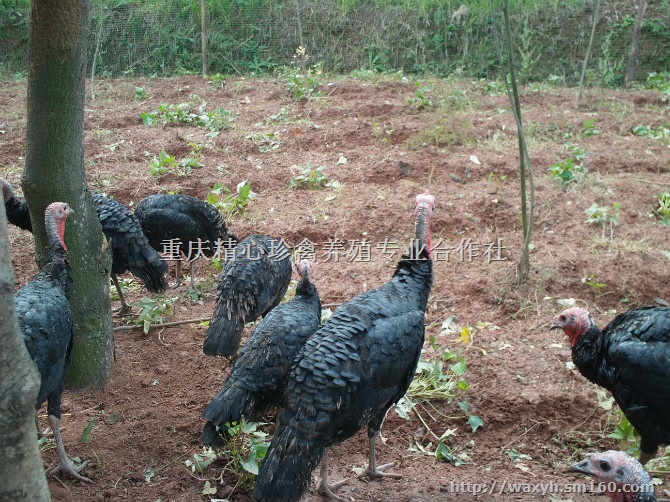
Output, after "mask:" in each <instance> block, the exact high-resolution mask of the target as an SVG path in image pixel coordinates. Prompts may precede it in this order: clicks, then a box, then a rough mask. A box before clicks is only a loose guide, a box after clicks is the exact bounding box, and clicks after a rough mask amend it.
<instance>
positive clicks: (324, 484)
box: [316, 450, 351, 502]
mask: <svg viewBox="0 0 670 502" xmlns="http://www.w3.org/2000/svg"><path fill="white" fill-rule="evenodd" d="M327 464H328V450H326V452H325V453H324V454H323V460H321V475H320V476H319V479H318V481H317V482H316V491H317V492H318V493H320V494H321V495H323V496H325V497H328V498H331V499H333V500H339V501H340V502H351V500H350V499H345V498H344V497H340V496H339V495H335V494H334V493H333V490H336V489H337V488H339V487H340V486H342V485H343V484H345V483H346V482H347V480H346V479H343V480H341V481H338V482H337V483H333V484H331V485H329V484H328V468H327Z"/></svg>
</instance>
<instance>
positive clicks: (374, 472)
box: [358, 434, 402, 479]
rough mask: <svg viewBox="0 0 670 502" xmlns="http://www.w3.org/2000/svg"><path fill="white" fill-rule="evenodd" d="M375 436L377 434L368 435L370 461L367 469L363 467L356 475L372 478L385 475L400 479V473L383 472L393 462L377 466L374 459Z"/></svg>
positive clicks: (391, 465)
mask: <svg viewBox="0 0 670 502" xmlns="http://www.w3.org/2000/svg"><path fill="white" fill-rule="evenodd" d="M376 438H377V434H374V435H373V436H371V437H370V439H369V441H370V445H369V448H370V463H369V464H368V467H367V469H365V470H364V471H363V472H362V473H361V474H360V475H359V476H358V477H361V476H365V475H367V476H370V477H372V478H379V477H387V478H395V479H401V478H402V476H401V475H400V474H395V473H393V472H384V471H385V470H386V469H389V468H391V467H393V465H394V463H393V462H391V463H390V464H384V465H380V466H379V467H378V466H377V462H376V460H375V439H376Z"/></svg>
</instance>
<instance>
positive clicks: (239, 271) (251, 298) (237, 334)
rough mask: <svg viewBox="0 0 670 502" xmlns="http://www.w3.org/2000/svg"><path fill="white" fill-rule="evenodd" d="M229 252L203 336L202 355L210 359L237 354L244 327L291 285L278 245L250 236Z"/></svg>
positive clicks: (288, 268)
mask: <svg viewBox="0 0 670 502" xmlns="http://www.w3.org/2000/svg"><path fill="white" fill-rule="evenodd" d="M233 251H234V253H233V254H234V257H233V258H232V259H230V260H228V261H226V264H225V265H224V267H223V272H222V273H221V277H220V278H219V284H218V287H217V290H216V305H215V307H214V315H213V316H212V321H211V323H210V325H209V328H208V329H207V334H206V335H205V343H204V345H203V352H204V353H205V354H207V355H210V356H233V355H235V354H237V349H238V348H239V347H240V341H241V340H242V331H243V330H244V325H245V323H248V322H253V321H255V320H256V319H257V318H258V317H260V316H265V315H267V314H268V312H270V311H271V310H272V309H273V308H275V307H276V306H277V305H279V303H280V302H281V300H282V298H283V297H284V294H286V290H287V289H288V286H289V284H290V282H291V256H290V253H289V250H288V248H287V247H286V246H285V245H284V244H283V243H282V242H281V241H278V240H276V239H273V238H272V237H268V236H267V235H252V236H249V237H247V238H246V239H244V240H243V241H241V242H240V243H239V244H238V245H237V247H236V248H235V249H234V250H233Z"/></svg>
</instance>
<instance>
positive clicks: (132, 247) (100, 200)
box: [0, 178, 167, 313]
mask: <svg viewBox="0 0 670 502" xmlns="http://www.w3.org/2000/svg"><path fill="white" fill-rule="evenodd" d="M0 184H2V188H3V194H4V199H5V210H6V211H7V221H9V223H11V224H13V225H16V226H17V227H19V228H23V229H24V230H28V231H30V232H32V228H33V227H32V222H31V221H30V212H29V210H28V204H27V203H26V201H25V200H21V199H18V198H17V197H16V196H15V195H14V192H13V191H12V186H11V185H10V184H9V182H7V180H4V179H2V178H0ZM92 195H93V204H94V206H95V210H96V212H97V214H98V219H99V220H100V224H101V225H102V231H103V233H104V234H105V237H106V238H107V239H109V240H110V241H111V245H112V271H111V277H112V281H113V282H114V285H115V286H116V290H117V291H118V293H119V299H120V300H121V309H120V311H119V312H120V313H125V312H128V311H129V310H130V307H129V306H128V304H127V303H126V300H125V298H124V297H123V291H122V290H121V285H120V284H119V279H118V277H117V274H121V273H123V272H125V271H126V270H130V272H131V273H132V274H133V275H135V276H137V277H139V278H140V279H141V280H142V282H143V283H144V285H145V287H146V288H147V289H148V290H149V291H151V292H152V293H159V292H161V291H163V290H164V289H165V288H167V281H166V279H165V272H166V271H167V264H166V263H165V262H164V261H162V260H161V259H160V256H159V255H158V253H157V252H156V250H155V249H153V248H152V247H151V246H150V245H149V241H148V240H147V238H146V236H145V235H144V233H143V232H142V227H141V226H140V224H139V221H137V218H135V216H133V214H132V213H131V212H130V211H129V210H128V208H126V206H124V205H123V204H121V203H120V202H117V201H115V200H113V199H110V198H109V197H106V196H105V195H102V194H101V193H98V192H93V193H92Z"/></svg>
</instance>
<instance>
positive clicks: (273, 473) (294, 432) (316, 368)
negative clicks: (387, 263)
mask: <svg viewBox="0 0 670 502" xmlns="http://www.w3.org/2000/svg"><path fill="white" fill-rule="evenodd" d="M434 203H435V199H434V197H433V196H432V195H430V194H428V193H425V194H421V195H419V196H417V198H416V210H415V225H416V226H415V239H414V240H413V242H412V244H411V246H410V253H409V254H408V255H403V258H402V260H400V262H399V263H398V265H397V267H396V270H395V273H394V274H393V277H392V278H391V280H390V281H389V282H387V283H386V284H384V285H383V286H380V287H378V288H377V289H374V290H372V291H368V292H365V293H362V294H360V295H358V296H356V297H355V298H354V299H352V300H351V301H349V302H347V303H345V304H344V305H342V306H340V307H339V308H338V309H337V310H336V311H335V313H334V315H333V316H332V317H331V318H330V319H329V320H328V321H327V322H326V323H325V324H324V325H323V327H322V328H321V329H319V330H318V331H317V332H316V333H315V334H314V335H312V336H311V337H310V338H309V340H308V341H307V343H306V344H305V346H304V347H303V349H302V350H301V351H300V352H299V353H298V356H297V357H296V360H295V361H294V363H293V368H292V370H291V373H290V376H289V380H288V383H287V396H286V399H285V401H284V403H283V408H282V410H281V411H280V413H279V416H278V426H277V429H276V432H275V435H274V438H273V439H272V443H271V445H270V447H269V449H268V451H267V454H266V456H265V458H264V460H263V463H262V465H261V469H260V472H259V474H258V477H257V479H256V487H255V491H254V495H255V497H256V500H258V501H261V502H268V501H282V502H291V501H298V500H299V499H300V497H301V496H302V494H303V493H304V492H305V490H306V489H307V487H308V485H309V482H310V477H311V473H312V471H313V470H314V468H315V467H316V466H317V465H318V464H319V462H321V477H320V480H319V489H320V491H322V492H325V493H326V494H327V495H330V496H331V497H334V498H338V497H336V496H335V495H333V494H332V492H331V487H329V486H328V484H327V482H326V457H325V454H326V448H328V447H330V446H332V445H334V444H337V443H340V442H342V441H344V440H345V439H347V438H349V437H351V436H353V435H354V434H356V432H357V431H358V430H359V429H360V428H361V427H363V426H364V425H367V428H368V437H369V455H370V460H369V465H368V470H367V472H368V474H369V475H370V476H395V477H397V475H396V474H392V473H387V472H384V470H385V469H386V468H388V467H389V466H388V465H385V466H379V467H377V465H376V462H375V454H374V453H375V447H374V445H375V438H376V437H377V436H378V435H379V431H380V429H381V425H382V422H383V420H384V417H385V416H386V412H387V411H388V409H389V408H390V407H391V406H392V405H393V404H394V403H396V402H398V400H400V398H401V397H402V396H403V395H404V394H405V392H406V391H407V388H408V387H409V385H410V383H411V382H412V379H413V378H414V372H415V370H416V366H417V363H418V361H419V356H420V353H421V348H422V347H423V342H424V318H425V310H426V305H427V302H428V295H429V294H430V290H431V287H432V283H433V267H432V262H431V256H430V226H429V223H430V219H431V217H432V214H433V209H434Z"/></svg>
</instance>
